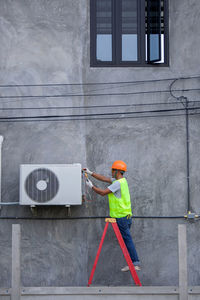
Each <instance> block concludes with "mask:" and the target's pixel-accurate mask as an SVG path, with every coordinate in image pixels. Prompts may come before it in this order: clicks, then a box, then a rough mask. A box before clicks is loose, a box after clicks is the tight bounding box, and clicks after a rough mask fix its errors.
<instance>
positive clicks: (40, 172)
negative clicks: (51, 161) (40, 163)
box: [25, 168, 59, 203]
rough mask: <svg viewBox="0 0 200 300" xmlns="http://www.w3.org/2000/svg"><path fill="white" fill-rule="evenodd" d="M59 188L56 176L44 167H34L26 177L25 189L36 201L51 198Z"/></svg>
mask: <svg viewBox="0 0 200 300" xmlns="http://www.w3.org/2000/svg"><path fill="white" fill-rule="evenodd" d="M58 189H59V182H58V178H57V176H56V175H55V174H54V173H53V172H52V171H50V170H49V169H46V168H40V169H35V170H34V171H32V172H31V173H30V174H29V175H28V176H27V178H26V181H25V190H26V193H27V194H28V196H29V197H30V198H31V199H32V200H34V201H36V202H38V203H45V202H48V201H50V200H52V199H53V198H54V197H55V195H56V194H57V192H58Z"/></svg>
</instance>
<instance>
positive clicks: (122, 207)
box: [108, 178, 132, 218]
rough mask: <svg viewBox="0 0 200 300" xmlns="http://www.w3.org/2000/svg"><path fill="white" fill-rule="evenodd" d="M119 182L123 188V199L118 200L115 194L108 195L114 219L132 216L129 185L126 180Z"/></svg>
mask: <svg viewBox="0 0 200 300" xmlns="http://www.w3.org/2000/svg"><path fill="white" fill-rule="evenodd" d="M115 181H116V180H115ZM115 181H114V182H115ZM117 181H119V183H120V187H121V198H117V197H116V196H115V195H114V193H110V194H108V200H109V208H110V216H111V217H112V218H123V217H125V216H127V215H130V216H132V211H131V200H130V193H129V188H128V183H127V181H126V179H125V178H121V179H119V180H117Z"/></svg>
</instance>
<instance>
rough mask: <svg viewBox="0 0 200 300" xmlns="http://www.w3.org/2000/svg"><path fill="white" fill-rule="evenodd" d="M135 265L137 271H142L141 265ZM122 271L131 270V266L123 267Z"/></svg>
mask: <svg viewBox="0 0 200 300" xmlns="http://www.w3.org/2000/svg"><path fill="white" fill-rule="evenodd" d="M134 267H135V270H136V271H140V270H141V268H140V266H134ZM121 271H122V272H127V271H129V266H125V267H123V268H122V269H121Z"/></svg>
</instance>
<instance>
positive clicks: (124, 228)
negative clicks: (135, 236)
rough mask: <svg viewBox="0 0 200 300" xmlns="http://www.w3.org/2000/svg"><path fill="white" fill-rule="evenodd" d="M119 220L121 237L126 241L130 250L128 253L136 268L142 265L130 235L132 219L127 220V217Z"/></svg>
mask: <svg viewBox="0 0 200 300" xmlns="http://www.w3.org/2000/svg"><path fill="white" fill-rule="evenodd" d="M116 220H117V225H118V227H119V230H120V232H121V235H122V237H123V239H124V242H125V244H126V247H127V249H128V252H129V254H130V257H131V259H132V262H133V264H134V265H135V266H138V265H140V261H139V258H138V255H137V252H136V249H135V246H134V243H133V240H132V237H131V233H130V227H131V223H132V219H131V218H130V219H127V217H124V218H118V219H116Z"/></svg>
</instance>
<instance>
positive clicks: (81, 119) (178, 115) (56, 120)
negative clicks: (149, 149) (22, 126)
mask: <svg viewBox="0 0 200 300" xmlns="http://www.w3.org/2000/svg"><path fill="white" fill-rule="evenodd" d="M199 114H200V113H190V114H189V115H192V116H194V115H199ZM180 116H185V114H181V113H179V114H162V115H146V116H141V115H140V116H118V117H106V118H104V117H99V118H98V117H96V118H67V119H66V118H63V119H61V118H56V119H53V118H52V119H42V117H41V118H38V119H31V117H30V119H26V120H24V119H23V117H22V118H21V119H18V120H13V119H11V120H9V119H8V120H1V119H0V123H7V122H16V123H17V122H21V123H26V122H63V121H98V120H118V121H119V120H123V119H145V118H162V117H180Z"/></svg>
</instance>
